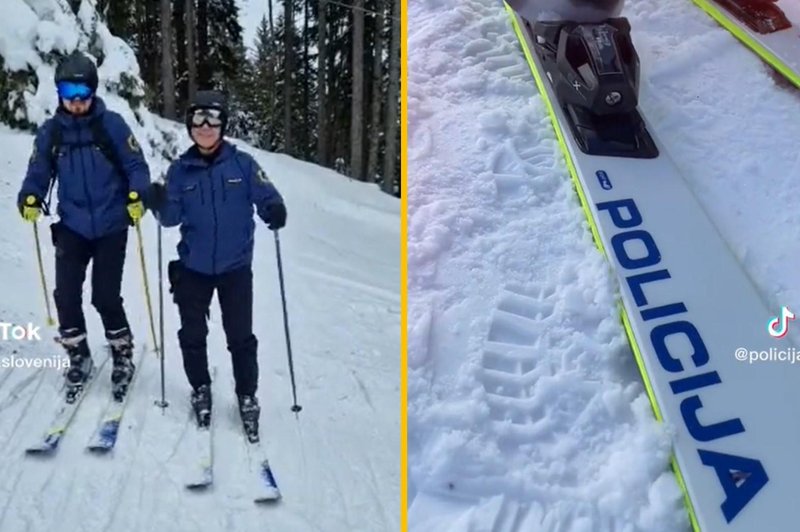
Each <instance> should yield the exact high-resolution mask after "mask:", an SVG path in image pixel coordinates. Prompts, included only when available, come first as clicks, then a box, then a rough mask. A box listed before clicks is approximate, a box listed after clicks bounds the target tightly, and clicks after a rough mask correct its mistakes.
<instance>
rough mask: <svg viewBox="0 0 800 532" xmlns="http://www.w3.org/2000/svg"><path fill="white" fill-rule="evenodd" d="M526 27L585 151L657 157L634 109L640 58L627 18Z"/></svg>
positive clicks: (538, 24) (635, 156) (544, 23)
mask: <svg viewBox="0 0 800 532" xmlns="http://www.w3.org/2000/svg"><path fill="white" fill-rule="evenodd" d="M525 25H526V26H527V29H528V32H530V34H531V36H532V38H533V42H534V51H535V53H536V55H537V56H538V57H539V59H540V60H541V62H542V65H543V66H544V69H545V71H546V72H547V77H548V78H549V80H550V83H551V84H552V86H553V88H554V90H555V93H556V98H557V99H558V104H559V105H560V106H561V109H562V110H563V111H564V114H565V116H566V118H567V121H568V122H569V124H570V127H571V130H572V134H573V136H574V137H575V139H576V140H577V142H578V145H579V146H580V149H581V151H583V152H584V153H587V154H589V155H605V156H611V157H630V158H639V159H652V158H655V157H658V148H657V147H656V145H655V142H654V141H653V138H652V137H651V136H650V134H649V133H648V132H647V128H646V127H645V124H644V120H643V119H642V117H641V115H640V114H639V111H638V110H637V109H636V106H637V104H638V96H639V94H638V93H639V56H638V55H637V54H636V50H635V49H634V47H633V43H632V42H631V37H630V30H631V27H630V24H629V23H628V20H627V19H625V18H613V19H608V20H606V21H605V22H601V23H594V24H580V23H576V22H536V23H534V24H533V25H531V24H530V23H528V22H526V23H525Z"/></svg>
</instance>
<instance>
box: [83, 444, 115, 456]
mask: <svg viewBox="0 0 800 532" xmlns="http://www.w3.org/2000/svg"><path fill="white" fill-rule="evenodd" d="M113 448H114V447H113V446H111V445H105V444H102V443H99V444H93V445H87V446H86V450H87V451H89V452H90V453H92V454H108V453H109V452H111V449H113Z"/></svg>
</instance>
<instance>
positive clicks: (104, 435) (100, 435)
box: [86, 345, 147, 453]
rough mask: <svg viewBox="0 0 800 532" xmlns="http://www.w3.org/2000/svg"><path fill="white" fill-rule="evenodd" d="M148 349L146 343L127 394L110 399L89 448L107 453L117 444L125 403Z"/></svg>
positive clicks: (96, 451)
mask: <svg viewBox="0 0 800 532" xmlns="http://www.w3.org/2000/svg"><path fill="white" fill-rule="evenodd" d="M146 351H147V346H146V345H144V346H143V347H142V351H141V354H140V355H139V357H138V359H137V360H136V371H134V373H133V378H132V379H131V382H130V383H128V387H127V390H126V391H125V395H123V396H122V398H121V399H120V400H117V399H116V398H114V397H113V396H112V397H111V399H110V400H109V402H108V405H107V406H106V409H105V411H104V412H103V417H102V418H100V423H99V424H98V425H97V429H95V431H94V433H93V434H92V437H91V438H90V440H89V443H88V445H87V446H86V448H87V449H88V450H90V451H92V452H95V453H106V452H108V451H110V450H112V449H113V448H114V445H116V443H117V435H118V434H119V426H120V423H121V422H122V415H123V414H124V413H125V405H127V404H128V397H129V396H130V394H131V388H133V384H134V381H135V380H136V376H137V375H138V374H139V372H140V371H141V368H142V362H143V361H144V353H145V352H146Z"/></svg>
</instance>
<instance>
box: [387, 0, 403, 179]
mask: <svg viewBox="0 0 800 532" xmlns="http://www.w3.org/2000/svg"><path fill="white" fill-rule="evenodd" d="M392 17H393V18H392V39H391V48H390V49H389V93H388V95H387V97H386V150H385V153H384V160H383V190H384V192H387V193H389V194H393V193H394V183H395V172H396V169H397V158H398V156H399V153H398V149H397V148H398V142H397V141H398V135H397V129H398V115H399V114H400V113H399V109H398V107H399V105H400V0H392Z"/></svg>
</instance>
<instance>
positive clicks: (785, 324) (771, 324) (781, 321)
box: [767, 307, 794, 338]
mask: <svg viewBox="0 0 800 532" xmlns="http://www.w3.org/2000/svg"><path fill="white" fill-rule="evenodd" d="M789 320H794V313H793V312H792V311H791V310H789V307H781V315H780V316H776V317H774V318H772V319H771V320H769V321H768V322H767V332H769V335H770V336H772V337H773V338H783V337H784V336H786V333H788V332H789Z"/></svg>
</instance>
